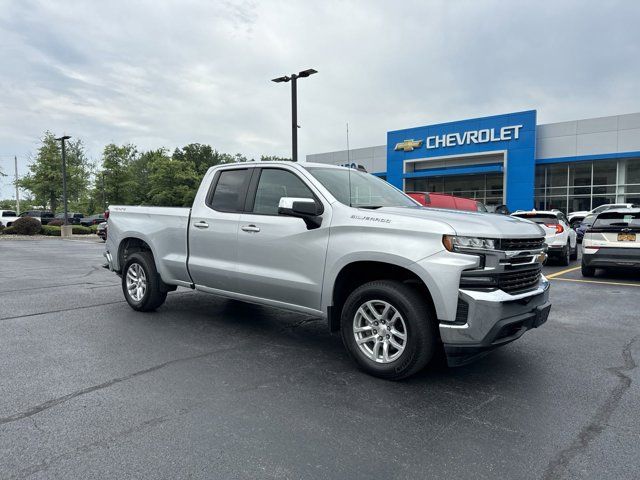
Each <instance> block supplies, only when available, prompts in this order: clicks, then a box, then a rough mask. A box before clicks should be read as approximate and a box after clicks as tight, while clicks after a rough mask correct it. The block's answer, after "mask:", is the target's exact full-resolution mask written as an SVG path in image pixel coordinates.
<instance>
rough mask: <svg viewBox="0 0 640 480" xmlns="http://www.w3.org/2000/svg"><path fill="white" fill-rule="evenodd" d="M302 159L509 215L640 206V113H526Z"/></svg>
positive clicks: (401, 134)
mask: <svg viewBox="0 0 640 480" xmlns="http://www.w3.org/2000/svg"><path fill="white" fill-rule="evenodd" d="M306 159H307V161H308V162H318V163H327V164H333V165H349V164H350V165H352V166H357V165H362V166H363V167H364V168H366V170H367V171H368V172H370V173H373V174H374V175H377V176H379V177H382V178H384V179H385V180H387V181H388V182H390V183H391V184H393V185H395V186H396V187H398V188H401V189H402V190H404V191H420V192H442V193H448V194H452V195H457V196H461V197H467V198H474V199H478V200H481V201H482V202H484V203H486V204H487V205H490V206H491V205H501V204H506V205H507V206H508V208H509V209H510V210H517V209H531V208H536V209H538V210H543V209H552V208H558V209H560V210H562V211H564V212H573V211H576V210H590V209H592V208H594V207H597V206H598V205H602V204H604V203H623V202H628V203H637V204H640V113H633V114H626V115H616V116H610V117H600V118H590V119H585V120H573V121H569V122H560V123H550V124H544V125H538V124H537V122H536V111H535V110H529V111H525V112H516V113H508V114H504V115H495V116H491V117H482V118H473V119H469V120H460V121H455V122H448V123H440V124H437V125H426V126H420V127H412V128H406V129H402V130H393V131H390V132H387V144H386V145H380V146H374V147H366V148H357V149H351V150H348V151H347V150H342V151H337V152H328V153H318V154H312V155H307V157H306Z"/></svg>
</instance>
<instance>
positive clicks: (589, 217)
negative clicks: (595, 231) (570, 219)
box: [582, 215, 597, 225]
mask: <svg viewBox="0 0 640 480" xmlns="http://www.w3.org/2000/svg"><path fill="white" fill-rule="evenodd" d="M596 217H597V215H587V216H586V217H584V220H582V224H583V225H593V221H594V220H595V219H596Z"/></svg>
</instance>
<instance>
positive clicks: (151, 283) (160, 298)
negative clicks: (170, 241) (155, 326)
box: [122, 252, 167, 312]
mask: <svg viewBox="0 0 640 480" xmlns="http://www.w3.org/2000/svg"><path fill="white" fill-rule="evenodd" d="M134 264H136V265H138V266H139V267H141V268H142V270H143V271H144V274H145V277H146V290H145V292H144V294H143V295H142V298H140V299H139V300H136V299H135V298H133V297H132V296H131V294H130V292H129V290H128V289H127V274H128V272H129V269H130V268H131V266H132V265H134ZM134 268H135V267H134ZM162 285H163V283H162V279H161V278H160V275H159V274H158V271H157V270H156V263H155V261H154V260H153V254H152V253H151V252H136V253H133V254H131V255H130V256H129V257H127V260H126V262H125V264H124V268H123V269H122V292H123V293H124V298H125V299H126V300H127V303H128V304H129V306H130V307H131V308H133V309H134V310H137V311H139V312H152V311H153V310H155V309H157V308H158V307H159V306H160V305H162V304H163V303H164V301H165V300H166V299H167V290H166V289H164V288H162Z"/></svg>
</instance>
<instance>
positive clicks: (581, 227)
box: [576, 213, 598, 243]
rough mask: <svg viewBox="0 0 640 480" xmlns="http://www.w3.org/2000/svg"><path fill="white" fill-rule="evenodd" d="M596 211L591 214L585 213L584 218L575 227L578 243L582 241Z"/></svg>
mask: <svg viewBox="0 0 640 480" xmlns="http://www.w3.org/2000/svg"><path fill="white" fill-rule="evenodd" d="M597 216H598V214H597V213H592V214H591V215H587V216H586V217H584V219H583V220H582V221H581V222H580V223H579V224H578V226H577V227H576V235H577V236H578V243H582V239H583V237H584V234H585V232H586V231H587V230H588V229H589V228H590V227H591V225H593V222H594V221H595V219H596V217H597Z"/></svg>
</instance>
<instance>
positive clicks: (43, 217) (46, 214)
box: [20, 210, 54, 225]
mask: <svg viewBox="0 0 640 480" xmlns="http://www.w3.org/2000/svg"><path fill="white" fill-rule="evenodd" d="M20 216H21V217H33V218H37V219H38V220H40V223H42V225H47V224H48V223H49V222H50V221H51V220H53V218H54V216H53V212H52V211H50V210H27V211H26V212H22V213H21V214H20Z"/></svg>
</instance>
